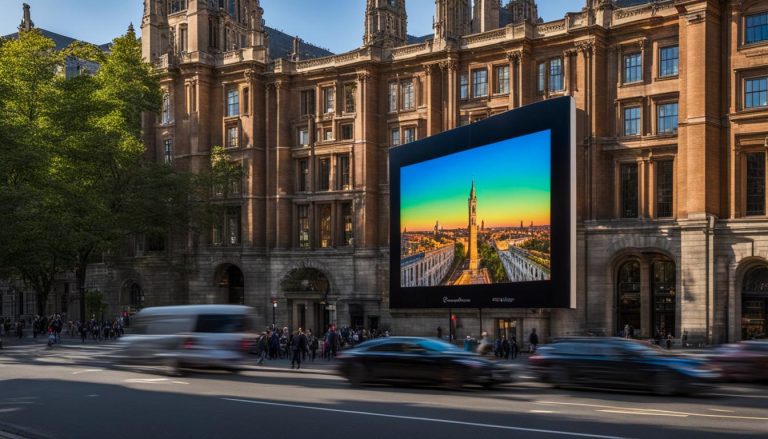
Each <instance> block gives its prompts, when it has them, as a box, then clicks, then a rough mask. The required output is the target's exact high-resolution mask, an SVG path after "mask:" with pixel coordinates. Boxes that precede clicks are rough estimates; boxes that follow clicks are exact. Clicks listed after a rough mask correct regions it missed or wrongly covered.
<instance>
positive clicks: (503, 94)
mask: <svg viewBox="0 0 768 439" xmlns="http://www.w3.org/2000/svg"><path fill="white" fill-rule="evenodd" d="M504 96H509V92H506V93H494V94H493V97H494V98H500V97H504Z"/></svg>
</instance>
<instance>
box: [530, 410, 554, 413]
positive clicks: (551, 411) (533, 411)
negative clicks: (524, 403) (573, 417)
mask: <svg viewBox="0 0 768 439" xmlns="http://www.w3.org/2000/svg"><path fill="white" fill-rule="evenodd" d="M528 413H557V412H556V411H554V410H528Z"/></svg>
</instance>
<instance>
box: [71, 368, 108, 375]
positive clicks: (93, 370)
mask: <svg viewBox="0 0 768 439" xmlns="http://www.w3.org/2000/svg"><path fill="white" fill-rule="evenodd" d="M103 371H104V369H85V370H78V371H76V372H72V375H80V374H81V373H88V372H103Z"/></svg>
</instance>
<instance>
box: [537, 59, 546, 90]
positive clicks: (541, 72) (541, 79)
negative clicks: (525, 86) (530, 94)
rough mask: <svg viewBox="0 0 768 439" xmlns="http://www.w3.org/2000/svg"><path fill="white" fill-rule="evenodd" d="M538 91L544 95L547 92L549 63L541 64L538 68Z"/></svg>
mask: <svg viewBox="0 0 768 439" xmlns="http://www.w3.org/2000/svg"><path fill="white" fill-rule="evenodd" d="M536 77H537V80H536V90H537V91H538V92H539V93H541V94H544V92H546V91H547V63H543V62H542V63H539V64H538V65H537V66H536Z"/></svg>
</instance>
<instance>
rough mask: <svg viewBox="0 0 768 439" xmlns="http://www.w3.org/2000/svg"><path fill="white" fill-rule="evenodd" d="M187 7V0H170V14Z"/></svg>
mask: <svg viewBox="0 0 768 439" xmlns="http://www.w3.org/2000/svg"><path fill="white" fill-rule="evenodd" d="M185 9H187V0H171V11H170V12H171V14H173V13H176V12H181V11H183V10H185Z"/></svg>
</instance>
